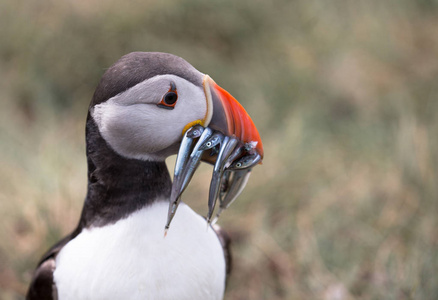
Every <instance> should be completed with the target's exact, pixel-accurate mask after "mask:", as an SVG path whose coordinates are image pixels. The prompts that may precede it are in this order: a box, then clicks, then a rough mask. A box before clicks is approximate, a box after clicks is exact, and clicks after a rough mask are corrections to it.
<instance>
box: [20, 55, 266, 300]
mask: <svg viewBox="0 0 438 300" xmlns="http://www.w3.org/2000/svg"><path fill="white" fill-rule="evenodd" d="M85 139H86V156H87V163H88V174H87V180H88V187H87V194H86V197H85V201H84V205H83V209H82V213H81V215H80V218H79V222H78V225H77V227H76V228H75V229H74V230H73V231H72V232H71V233H70V234H69V235H68V236H66V237H65V238H63V239H62V240H60V241H59V242H58V243H56V244H55V245H54V246H53V247H52V248H50V249H49V250H48V251H47V253H45V254H44V255H43V257H42V258H41V260H40V261H39V263H38V265H37V268H36V270H35V272H34V274H33V277H32V280H31V283H30V286H29V289H28V292H27V296H26V299H28V300H36V299H38V300H45V299H50V300H53V299H59V300H66V299H74V300H81V299H106V300H107V299H191V300H193V299H223V297H224V291H225V286H226V279H227V275H228V274H229V271H230V268H231V256H230V250H229V243H230V239H229V237H228V235H227V234H226V233H225V231H224V230H222V229H221V228H220V227H219V226H217V224H215V223H216V221H217V218H218V217H219V215H220V213H221V212H222V211H223V210H225V209H226V208H228V207H229V205H230V204H231V203H232V202H233V201H234V200H235V199H236V198H237V197H238V196H239V195H240V193H241V192H242V190H243V188H244V187H245V185H246V182H247V181H248V178H249V174H250V173H251V170H252V168H253V167H254V166H256V165H258V164H261V161H262V158H263V146H262V142H261V139H260V135H259V133H258V131H257V128H256V127H255V125H254V123H253V121H252V120H251V118H250V116H249V115H248V113H247V112H246V111H245V109H244V108H243V107H242V105H240V103H239V102H238V101H237V100H236V99H235V98H233V97H232V96H231V95H230V94H229V93H228V92H227V91H226V90H225V89H223V88H222V87H220V86H219V85H218V84H216V83H215V81H213V79H212V78H211V77H210V76H208V75H206V74H203V73H201V72H200V71H198V70H197V69H196V68H194V67H193V66H192V65H191V64H189V63H188V62H187V61H185V60H184V59H182V58H180V57H178V56H175V55H172V54H168V53H161V52H132V53H129V54H127V55H125V56H123V57H121V58H120V59H119V60H118V61H117V62H116V63H115V64H113V65H112V66H111V67H110V68H108V69H107V70H106V71H105V72H104V74H103V76H102V78H101V80H100V82H99V83H98V85H97V88H96V90H95V92H94V95H93V97H92V100H91V103H90V106H89V109H88V115H87V119H86V129H85ZM175 154H177V158H176V163H175V169H174V176H173V181H172V179H171V176H170V173H169V170H168V168H167V166H166V163H165V160H166V158H168V157H169V156H171V155H175ZM200 162H205V163H209V164H211V165H213V171H212V177H211V182H210V190H209V194H208V214H207V216H206V217H203V216H201V215H199V214H197V213H195V212H194V211H193V210H192V209H191V208H190V207H189V206H188V205H187V204H186V203H185V202H183V201H181V198H182V194H183V192H184V190H185V188H186V187H187V186H188V184H189V183H190V180H191V178H192V176H193V174H194V173H195V171H196V169H197V167H198V165H199V164H200ZM206 198H207V197H206ZM215 212H216V214H215Z"/></svg>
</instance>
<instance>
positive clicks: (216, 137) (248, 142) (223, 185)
mask: <svg viewBox="0 0 438 300" xmlns="http://www.w3.org/2000/svg"><path fill="white" fill-rule="evenodd" d="M203 86H204V92H205V97H206V100H207V114H206V117H205V119H204V120H202V121H201V122H194V123H193V124H191V125H189V126H187V128H186V129H185V133H184V136H183V139H182V141H181V145H180V148H179V151H178V155H177V159H176V163H175V171H174V180H173V185H172V192H171V197H170V203H169V212H168V218H167V223H166V226H165V234H166V233H167V230H168V229H169V226H170V223H171V221H172V218H173V217H174V215H175V213H176V210H177V208H178V204H179V203H180V201H181V195H182V193H183V192H184V190H185V189H186V187H187V186H188V184H189V183H190V180H191V178H192V177H193V174H194V173H195V171H196V169H197V167H198V166H199V164H200V162H201V161H204V162H207V163H210V164H213V165H214V167H213V174H212V178H211V183H210V191H209V195H208V214H207V222H208V224H210V223H211V222H212V216H213V212H214V210H215V207H216V203H217V201H218V200H219V210H218V212H217V215H216V217H215V219H214V220H213V221H214V222H216V220H217V218H218V217H219V215H220V213H221V212H222V211H223V210H224V209H226V208H228V207H229V206H230V204H231V203H232V202H233V201H234V200H235V199H236V198H237V197H238V196H239V195H240V193H241V192H242V191H243V189H244V187H245V185H246V183H247V182H248V178H249V175H250V173H251V170H252V168H253V167H254V166H255V165H257V164H260V163H261V161H262V159H263V145H262V141H261V139H260V135H259V133H258V131H257V128H256V127H255V125H254V123H253V121H252V120H251V118H250V116H249V115H248V113H247V112H246V111H245V109H244V108H243V107H242V105H241V104H240V103H239V102H237V100H236V99H235V98H234V97H233V96H231V95H230V94H229V93H228V92H227V91H226V90H224V89H223V88H221V87H220V86H219V85H217V84H216V82H214V81H213V79H211V78H210V76H208V75H205V76H204V79H203Z"/></svg>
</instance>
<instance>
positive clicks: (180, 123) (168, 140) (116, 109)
mask: <svg viewBox="0 0 438 300" xmlns="http://www.w3.org/2000/svg"><path fill="white" fill-rule="evenodd" d="M180 94H182V95H186V97H180V98H179V99H178V102H177V105H176V106H175V108H174V109H172V110H167V109H163V108H159V107H158V106H157V105H155V104H132V105H121V104H119V103H116V101H113V100H112V99H111V100H109V101H107V102H104V103H102V104H99V105H96V106H95V107H94V110H93V111H92V116H93V118H94V120H95V121H96V123H97V125H98V127H99V131H100V133H101V134H102V136H103V138H104V139H105V140H106V141H107V142H108V143H109V145H110V146H111V147H112V148H113V150H114V151H116V152H117V153H119V154H120V155H122V156H124V157H128V158H137V159H145V160H157V159H160V160H164V159H165V157H160V156H159V155H158V154H157V152H159V151H161V150H164V149H166V148H168V147H170V146H171V145H173V144H175V143H177V142H178V141H179V140H181V138H182V135H183V129H184V127H185V126H186V125H187V124H188V123H191V122H193V121H196V120H202V119H203V118H204V117H205V112H206V110H207V104H206V101H205V100H204V99H205V96H204V94H203V92H202V91H201V90H198V89H196V88H195V87H194V86H193V87H191V86H185V87H182V88H181V91H180Z"/></svg>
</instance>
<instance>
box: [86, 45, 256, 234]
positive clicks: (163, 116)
mask: <svg viewBox="0 0 438 300" xmlns="http://www.w3.org/2000/svg"><path fill="white" fill-rule="evenodd" d="M89 112H90V117H91V118H92V119H93V120H94V122H95V124H96V126H97V128H98V130H99V133H100V135H101V136H102V137H103V138H104V140H105V141H106V143H107V144H108V145H109V147H111V148H112V150H113V151H114V152H116V153H117V154H118V155H120V156H122V157H124V158H127V159H135V160H145V161H164V160H165V159H166V158H167V157H168V156H170V155H173V154H176V153H178V158H177V163H176V166H175V176H174V183H173V187H172V195H171V199H170V208H169V218H168V223H167V225H166V226H167V228H168V226H169V224H170V221H171V219H172V217H173V215H174V214H175V211H176V208H177V206H178V203H179V201H180V196H181V194H182V192H183V191H184V189H185V187H186V186H187V185H188V183H189V181H190V179H191V176H192V175H193V173H194V171H195V170H196V167H197V166H198V164H199V161H200V160H203V161H205V162H209V163H212V164H214V165H215V167H214V172H213V176H212V186H213V187H212V186H211V188H210V196H209V197H210V198H209V208H210V210H211V211H210V212H209V215H208V216H207V219H208V220H210V217H211V214H212V213H213V210H214V204H215V203H216V199H219V200H220V201H221V206H220V208H221V209H224V208H227V207H228V205H229V204H230V203H231V202H232V201H234V199H235V198H237V196H238V194H240V192H241V191H242V189H243V187H244V185H245V184H246V181H247V179H248V176H249V173H250V170H251V168H252V167H253V166H254V165H256V164H258V163H260V162H261V159H262V158H263V147H262V142H261V140H260V136H259V133H258V131H257V129H256V127H255V126H254V124H253V122H252V120H251V118H250V117H249V115H248V114H247V113H246V111H245V110H244V108H243V107H242V106H241V105H240V104H239V103H238V102H237V101H236V99H234V98H233V97H232V96H231V95H230V94H229V93H228V92H227V91H226V90H224V89H223V88H221V87H220V86H219V85H217V84H216V83H215V82H214V81H213V80H212V79H211V78H210V77H209V76H208V75H206V74H203V73H201V72H199V71H198V70H196V69H195V68H194V67H193V66H192V65H190V64H189V63H188V62H187V61H185V60H184V59H182V58H180V57H177V56H175V55H172V54H167V53H158V52H133V53H130V54H127V55H125V56H123V57H122V58H121V59H120V60H119V61H117V62H116V63H115V64H114V65H113V66H111V67H110V68H109V69H108V70H107V71H106V72H105V74H104V75H103V76H102V79H101V81H100V83H99V85H98V87H97V89H96V91H95V94H94V97H93V100H92V102H91V104H90V109H89ZM227 197H228V198H227Z"/></svg>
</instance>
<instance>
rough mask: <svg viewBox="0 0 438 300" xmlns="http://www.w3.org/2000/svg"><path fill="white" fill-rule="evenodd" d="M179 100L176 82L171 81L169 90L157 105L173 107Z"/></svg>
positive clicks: (167, 107)
mask: <svg viewBox="0 0 438 300" xmlns="http://www.w3.org/2000/svg"><path fill="white" fill-rule="evenodd" d="M177 100H178V92H177V91H176V85H175V83H174V82H173V81H172V82H171V83H170V89H169V91H168V92H167V93H166V94H164V96H163V98H162V99H161V101H160V103H158V104H157V106H158V107H161V108H166V109H173V108H174V107H175V105H176V101H177Z"/></svg>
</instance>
